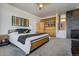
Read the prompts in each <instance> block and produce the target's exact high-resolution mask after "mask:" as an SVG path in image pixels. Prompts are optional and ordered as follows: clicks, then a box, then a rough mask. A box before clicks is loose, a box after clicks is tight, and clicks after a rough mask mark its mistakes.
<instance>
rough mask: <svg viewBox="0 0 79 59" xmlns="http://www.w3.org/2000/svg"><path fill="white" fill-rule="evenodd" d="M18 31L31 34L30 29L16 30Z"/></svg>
mask: <svg viewBox="0 0 79 59" xmlns="http://www.w3.org/2000/svg"><path fill="white" fill-rule="evenodd" d="M16 30H17V31H18V33H19V34H20V33H29V32H30V29H16Z"/></svg>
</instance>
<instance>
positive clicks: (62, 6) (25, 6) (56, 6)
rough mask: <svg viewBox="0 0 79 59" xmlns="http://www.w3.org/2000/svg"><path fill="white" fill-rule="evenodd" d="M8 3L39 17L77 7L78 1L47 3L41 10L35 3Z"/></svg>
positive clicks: (78, 5) (78, 6) (61, 12)
mask: <svg viewBox="0 0 79 59" xmlns="http://www.w3.org/2000/svg"><path fill="white" fill-rule="evenodd" d="M10 5H12V6H15V7H17V8H19V9H22V10H24V11H26V12H29V13H31V14H34V15H36V16H38V17H41V18H43V17H48V16H52V15H55V14H56V13H59V14H63V13H65V12H66V11H68V10H73V9H77V8H79V3H48V5H47V6H45V7H44V8H43V9H42V10H39V8H38V6H37V5H36V4H35V3H10Z"/></svg>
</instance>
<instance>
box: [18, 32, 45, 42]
mask: <svg viewBox="0 0 79 59" xmlns="http://www.w3.org/2000/svg"><path fill="white" fill-rule="evenodd" d="M42 34H46V33H39V34H28V35H21V36H19V38H18V41H19V42H20V43H22V44H25V40H26V38H29V37H33V36H38V35H42Z"/></svg>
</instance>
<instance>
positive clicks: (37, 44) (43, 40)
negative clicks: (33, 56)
mask: <svg viewBox="0 0 79 59" xmlns="http://www.w3.org/2000/svg"><path fill="white" fill-rule="evenodd" d="M48 41H49V37H48V36H46V37H45V38H41V39H40V40H38V41H36V42H33V43H31V49H30V50H31V51H30V52H32V51H34V50H36V49H37V48H39V47H40V46H42V45H44V44H45V43H46V42H48Z"/></svg>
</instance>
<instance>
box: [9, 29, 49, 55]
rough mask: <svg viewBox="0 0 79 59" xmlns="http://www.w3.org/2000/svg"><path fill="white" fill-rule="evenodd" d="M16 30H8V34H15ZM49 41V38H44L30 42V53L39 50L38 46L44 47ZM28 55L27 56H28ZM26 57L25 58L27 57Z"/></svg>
mask: <svg viewBox="0 0 79 59" xmlns="http://www.w3.org/2000/svg"><path fill="white" fill-rule="evenodd" d="M15 31H16V29H12V30H9V33H12V32H15ZM48 41H49V36H45V37H43V38H40V39H39V40H38V41H35V42H31V48H30V53H31V52H33V51H34V50H36V49H37V48H39V47H40V46H42V45H44V44H45V43H47V42H48ZM28 55H29V54H28ZM28 55H26V56H28Z"/></svg>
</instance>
